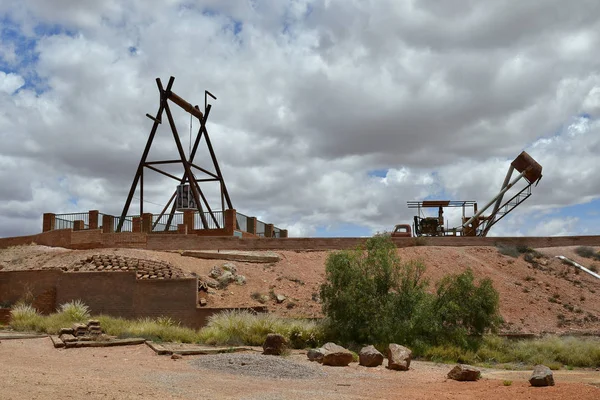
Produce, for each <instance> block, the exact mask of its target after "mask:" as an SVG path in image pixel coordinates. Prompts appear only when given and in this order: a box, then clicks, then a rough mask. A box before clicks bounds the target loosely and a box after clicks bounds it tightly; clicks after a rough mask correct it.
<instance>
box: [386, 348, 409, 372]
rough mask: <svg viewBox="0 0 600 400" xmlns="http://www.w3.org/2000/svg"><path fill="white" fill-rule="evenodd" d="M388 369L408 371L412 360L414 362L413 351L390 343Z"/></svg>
mask: <svg viewBox="0 0 600 400" xmlns="http://www.w3.org/2000/svg"><path fill="white" fill-rule="evenodd" d="M387 358H388V366H387V367H388V368H389V369H394V370H397V371H408V369H409V368H410V360H412V351H411V350H410V349H409V348H407V347H404V346H400V345H399V344H395V343H390V345H389V346H388V351H387Z"/></svg>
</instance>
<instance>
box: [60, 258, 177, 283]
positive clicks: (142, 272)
mask: <svg viewBox="0 0 600 400" xmlns="http://www.w3.org/2000/svg"><path fill="white" fill-rule="evenodd" d="M63 270H64V271H89V272H100V271H106V272H127V271H135V273H136V278H137V279H178V278H184V277H185V274H184V272H183V271H182V270H181V268H177V267H174V266H173V265H171V264H170V263H168V262H164V261H152V260H143V259H140V258H131V257H123V256H115V255H106V254H95V255H93V256H89V257H87V258H85V259H83V260H81V261H79V262H77V263H76V264H74V265H72V266H71V267H65V268H63Z"/></svg>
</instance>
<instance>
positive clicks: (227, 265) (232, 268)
mask: <svg viewBox="0 0 600 400" xmlns="http://www.w3.org/2000/svg"><path fill="white" fill-rule="evenodd" d="M222 268H223V270H225V271H229V272H231V273H232V274H233V275H235V274H236V273H237V267H236V266H235V264H233V263H225V264H223V267H222Z"/></svg>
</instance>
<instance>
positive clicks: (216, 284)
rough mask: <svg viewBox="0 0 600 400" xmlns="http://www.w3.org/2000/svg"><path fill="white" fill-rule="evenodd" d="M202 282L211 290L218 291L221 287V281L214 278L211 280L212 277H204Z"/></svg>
mask: <svg viewBox="0 0 600 400" xmlns="http://www.w3.org/2000/svg"><path fill="white" fill-rule="evenodd" d="M202 282H203V283H204V284H205V285H206V286H208V287H209V288H213V289H216V288H218V287H219V281H217V280H216V279H214V278H211V277H210V276H205V277H202Z"/></svg>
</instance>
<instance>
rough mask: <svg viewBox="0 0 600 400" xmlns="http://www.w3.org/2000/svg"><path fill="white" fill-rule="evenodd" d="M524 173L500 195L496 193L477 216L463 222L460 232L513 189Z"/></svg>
mask: <svg viewBox="0 0 600 400" xmlns="http://www.w3.org/2000/svg"><path fill="white" fill-rule="evenodd" d="M525 172H527V170H525V171H523V172H521V173H520V174H519V176H517V177H516V178H515V179H514V180H513V181H512V182H511V183H509V184H508V186H506V187H505V188H504V189H502V190H501V191H500V193H498V194H497V195H496V196H494V198H493V199H492V200H490V202H489V203H487V204H486V205H485V207H483V208H482V209H481V210H479V211H478V212H477V214H475V215H473V216H472V217H471V218H469V220H468V221H467V222H465V223H464V224H462V227H461V228H460V230H462V229H463V228H465V227H467V226H469V224H471V222H473V221H475V219H477V217H479V216H480V215H481V214H483V212H484V211H485V210H487V209H488V208H490V206H491V205H492V204H494V202H495V201H496V200H497V199H498V198H500V196H504V193H506V192H507V191H508V190H509V189H510V188H511V187H513V186H514V185H515V183H517V182H518V181H519V179H521V178H522V177H523V176H525Z"/></svg>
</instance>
